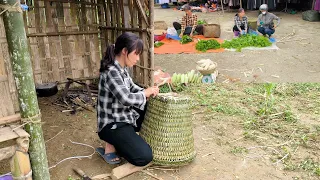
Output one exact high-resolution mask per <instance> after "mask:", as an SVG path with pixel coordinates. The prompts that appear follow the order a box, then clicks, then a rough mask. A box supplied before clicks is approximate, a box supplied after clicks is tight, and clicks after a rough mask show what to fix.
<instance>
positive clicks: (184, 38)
mask: <svg viewBox="0 0 320 180" xmlns="http://www.w3.org/2000/svg"><path fill="white" fill-rule="evenodd" d="M192 41H193V40H192V38H191V37H190V36H188V35H183V36H182V38H181V40H180V43H181V44H187V43H189V42H192Z"/></svg>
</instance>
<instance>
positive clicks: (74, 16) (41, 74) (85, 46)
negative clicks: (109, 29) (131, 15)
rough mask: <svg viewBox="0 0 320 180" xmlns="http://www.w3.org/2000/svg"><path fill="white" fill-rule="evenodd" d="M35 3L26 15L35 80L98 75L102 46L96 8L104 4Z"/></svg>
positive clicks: (91, 1)
mask: <svg viewBox="0 0 320 180" xmlns="http://www.w3.org/2000/svg"><path fill="white" fill-rule="evenodd" d="M33 3H34V4H29V6H30V7H31V8H30V10H29V11H27V12H25V14H24V15H25V17H26V18H25V24H26V33H27V37H28V39H29V43H30V53H31V57H32V61H33V70H34V77H35V83H46V82H55V81H65V80H66V78H83V77H98V72H99V66H100V60H101V50H100V49H101V47H100V39H99V37H100V34H99V18H100V16H99V15H98V13H97V8H98V7H102V4H98V3H97V0H79V1H71V0H70V1H67V0H50V1H49V0H39V1H34V2H33ZM101 9H102V8H101ZM102 13H103V12H102Z"/></svg>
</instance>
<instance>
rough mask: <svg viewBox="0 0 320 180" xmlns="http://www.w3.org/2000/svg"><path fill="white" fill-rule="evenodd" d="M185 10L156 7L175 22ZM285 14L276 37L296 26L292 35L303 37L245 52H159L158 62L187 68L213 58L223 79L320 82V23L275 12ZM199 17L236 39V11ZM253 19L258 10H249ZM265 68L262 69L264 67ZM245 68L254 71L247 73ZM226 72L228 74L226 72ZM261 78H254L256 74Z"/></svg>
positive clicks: (172, 69)
mask: <svg viewBox="0 0 320 180" xmlns="http://www.w3.org/2000/svg"><path fill="white" fill-rule="evenodd" d="M183 13H184V12H182V11H174V10H172V9H160V8H156V10H155V20H157V21H163V20H164V21H166V23H167V25H168V26H169V27H170V26H172V22H173V21H176V20H177V18H178V17H180V16H182V15H183ZM274 13H275V14H276V15H277V16H279V17H280V18H281V24H280V26H279V27H278V28H277V29H276V33H275V35H274V37H275V38H276V39H277V40H278V41H279V40H280V39H281V38H283V37H285V36H286V35H287V34H290V33H292V31H293V30H295V32H296V34H295V36H294V37H293V38H292V39H291V40H294V39H301V38H302V39H303V40H301V41H291V42H285V43H277V46H278V47H279V48H280V49H279V50H263V51H262V50H261V51H249V50H243V52H223V53H204V54H188V55H185V54H166V55H156V56H155V65H158V66H161V67H163V68H165V69H166V70H167V71H168V72H170V73H173V72H179V73H183V72H187V71H190V70H191V69H195V66H196V64H195V62H196V61H198V60H199V59H201V58H209V59H212V60H214V61H216V62H217V63H218V66H219V72H220V73H221V74H220V78H219V79H218V81H220V82H222V81H224V80H225V79H226V78H228V77H230V78H235V79H237V78H240V79H241V82H319V81H320V78H319V77H320V50H319V47H320V36H319V30H320V23H319V22H307V21H304V20H302V18H301V13H298V14H296V15H290V14H286V13H281V12H274ZM197 15H198V18H199V19H202V20H206V21H207V22H208V23H219V24H220V25H221V30H222V33H221V38H222V39H232V37H233V32H232V27H233V25H234V22H233V16H234V15H235V13H231V12H226V13H225V14H224V15H222V14H220V13H217V12H214V13H207V14H205V13H197ZM247 15H248V18H249V20H256V18H257V15H258V12H257V11H249V12H247ZM260 68H261V70H262V71H261V70H260ZM243 72H253V73H252V74H251V75H250V76H249V77H246V76H245V75H244V73H243ZM224 75H225V76H224ZM254 75H255V76H257V78H253V76H254Z"/></svg>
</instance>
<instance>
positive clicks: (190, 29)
mask: <svg viewBox="0 0 320 180" xmlns="http://www.w3.org/2000/svg"><path fill="white" fill-rule="evenodd" d="M184 11H185V12H186V15H185V16H183V17H182V20H181V24H180V23H178V22H174V23H173V27H174V28H175V29H176V30H177V31H178V32H179V31H180V30H181V33H180V35H179V37H182V36H183V35H190V36H191V37H192V36H193V33H194V32H196V33H197V34H203V25H198V17H197V15H195V14H192V12H191V7H190V6H189V5H185V6H184Z"/></svg>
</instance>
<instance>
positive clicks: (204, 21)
mask: <svg viewBox="0 0 320 180" xmlns="http://www.w3.org/2000/svg"><path fill="white" fill-rule="evenodd" d="M201 24H207V21H206V20H198V25H201Z"/></svg>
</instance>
